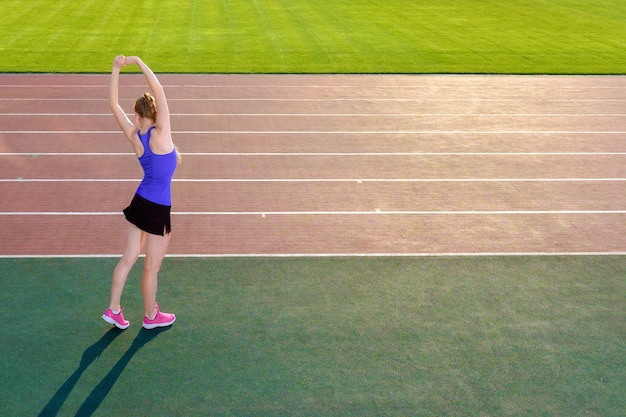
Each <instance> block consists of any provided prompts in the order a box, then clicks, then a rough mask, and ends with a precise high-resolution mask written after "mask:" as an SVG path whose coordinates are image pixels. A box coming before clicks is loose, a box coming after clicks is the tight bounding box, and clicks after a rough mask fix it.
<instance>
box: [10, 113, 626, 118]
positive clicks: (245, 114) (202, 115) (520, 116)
mask: <svg viewBox="0 0 626 417" xmlns="http://www.w3.org/2000/svg"><path fill="white" fill-rule="evenodd" d="M5 116H6V117H15V116H22V117H35V116H36V117H39V116H43V117H65V116H67V117H111V114H110V113H0V117H5ZM129 116H130V115H129ZM170 116H174V117H175V116H183V117H190V116H198V117H221V116H226V117H354V118H356V117H457V118H459V117H475V118H477V117H483V118H487V117H498V118H501V117H519V118H523V117H578V118H581V117H626V114H625V113H170Z"/></svg>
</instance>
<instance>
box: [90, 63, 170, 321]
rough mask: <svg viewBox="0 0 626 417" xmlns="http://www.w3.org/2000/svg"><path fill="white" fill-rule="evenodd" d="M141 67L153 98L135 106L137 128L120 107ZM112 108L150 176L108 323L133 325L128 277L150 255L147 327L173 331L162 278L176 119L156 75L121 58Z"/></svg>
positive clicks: (129, 212)
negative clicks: (160, 296)
mask: <svg viewBox="0 0 626 417" xmlns="http://www.w3.org/2000/svg"><path fill="white" fill-rule="evenodd" d="M127 65H137V66H138V67H139V69H140V70H141V72H142V73H143V75H144V78H145V79H146V81H147V83H148V87H149V89H150V91H151V92H152V93H145V94H144V95H143V96H142V97H139V98H138V99H137V100H136V101H135V108H134V109H135V120H134V123H133V122H132V121H131V120H130V119H129V118H128V117H127V116H126V113H125V112H124V111H123V110H122V108H121V106H120V105H119V101H118V86H119V75H120V70H121V69H122V68H123V67H125V66H127ZM109 106H110V107H111V111H112V112H113V115H114V116H115V120H116V121H117V123H118V124H119V125H120V127H121V129H122V131H123V132H124V135H125V136H126V138H128V141H129V142H130V144H131V145H132V147H133V149H134V151H135V154H136V155H137V157H138V158H139V163H140V164H141V167H142V168H143V171H144V178H143V180H142V181H141V184H139V188H137V192H136V194H135V196H134V198H133V200H132V202H131V203H130V206H128V207H127V208H126V209H124V215H125V217H126V220H127V221H128V223H127V225H126V247H125V249H124V253H123V255H122V257H121V259H120V261H119V262H118V264H117V266H116V267H115V270H114V271H113V278H112V280H111V299H110V304H109V308H108V309H107V310H106V311H105V312H104V314H103V315H102V319H103V320H104V321H106V322H107V323H110V324H112V325H114V326H116V327H118V328H120V329H126V328H127V327H128V326H129V325H130V323H129V322H128V321H127V320H125V319H124V315H123V313H122V306H121V298H122V292H123V290H124V286H125V285H126V279H127V278H128V273H129V272H130V270H131V268H132V267H133V265H134V264H135V262H136V261H137V258H138V257H139V254H140V253H141V251H142V250H145V260H144V267H143V276H142V280H141V292H142V295H143V304H144V310H145V311H144V319H143V327H144V328H146V329H154V328H156V327H166V326H170V325H172V323H174V321H175V320H176V316H175V315H174V314H168V313H163V312H162V311H160V310H159V306H158V305H157V303H156V294H157V274H158V272H159V269H160V267H161V262H162V261H163V257H164V256H165V252H166V250H167V247H168V245H169V242H170V231H171V225H170V209H171V205H172V195H171V181H172V176H173V175H174V170H175V169H176V165H177V163H178V158H179V156H178V153H177V151H176V148H175V147H174V144H173V142H172V135H171V131H170V113H169V109H168V106H167V101H166V99H165V93H164V91H163V86H162V85H161V84H160V83H159V81H158V79H157V77H156V76H155V75H154V73H153V72H152V70H151V69H150V68H149V67H148V66H147V65H146V64H145V63H144V62H143V61H142V60H141V59H139V58H138V57H136V56H129V57H125V56H122V55H120V56H117V57H116V58H115V60H114V61H113V69H112V71H111V84H110V90H109Z"/></svg>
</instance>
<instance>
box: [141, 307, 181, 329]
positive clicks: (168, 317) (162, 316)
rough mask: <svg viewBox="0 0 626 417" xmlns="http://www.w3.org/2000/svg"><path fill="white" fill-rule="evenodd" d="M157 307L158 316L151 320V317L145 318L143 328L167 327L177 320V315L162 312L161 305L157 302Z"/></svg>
mask: <svg viewBox="0 0 626 417" xmlns="http://www.w3.org/2000/svg"><path fill="white" fill-rule="evenodd" d="M155 307H156V316H154V319H152V320H150V319H149V318H147V317H145V316H144V318H143V328H144V329H154V328H156V327H167V326H171V325H172V324H173V323H174V322H175V321H176V316H175V315H174V314H170V313H161V310H159V305H158V304H155Z"/></svg>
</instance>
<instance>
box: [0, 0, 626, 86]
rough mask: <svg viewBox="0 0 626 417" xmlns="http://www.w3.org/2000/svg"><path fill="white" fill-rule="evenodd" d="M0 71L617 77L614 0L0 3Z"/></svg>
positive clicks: (622, 6)
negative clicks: (122, 59) (142, 67)
mask: <svg viewBox="0 0 626 417" xmlns="http://www.w3.org/2000/svg"><path fill="white" fill-rule="evenodd" d="M0 13H2V16H3V19H2V21H1V22H0V29H1V30H0V53H1V55H2V58H3V59H2V60H0V72H108V71H109V68H110V66H111V60H112V57H113V56H115V55H117V54H120V53H123V54H126V55H130V54H136V55H140V56H142V57H143V58H144V59H145V60H146V62H148V63H150V64H151V66H152V67H153V68H154V69H155V71H157V72H211V73H241V72H259V73H532V74H537V73H576V74H587V73H594V74H624V73H626V54H625V53H624V51H625V50H626V40H625V39H626V25H625V24H624V19H623V17H624V15H626V3H624V2H622V1H619V0H599V1H592V0H582V1H577V2H573V1H571V0H555V1H543V0H532V1H521V0H517V1H510V2H499V1H495V0H491V1H481V2H459V1H453V0H443V1H442V0H424V1H420V2H414V1H408V0H407V1H403V0H390V1H386V2H378V1H369V0H354V1H350V2H346V1H342V0H324V1H322V0H258V1H254V2H250V1H245V0H228V1H226V0H208V1H207V0H203V1H200V0H195V1H181V0H178V1H177V0H174V1H169V2H145V1H140V2H132V3H128V2H123V1H119V0H109V1H87V2H56V1H52V0H35V1H29V2H28V3H27V4H24V3H23V2H21V1H18V0H6V1H4V2H3V3H2V5H0Z"/></svg>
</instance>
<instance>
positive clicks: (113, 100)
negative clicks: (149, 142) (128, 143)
mask: <svg viewBox="0 0 626 417" xmlns="http://www.w3.org/2000/svg"><path fill="white" fill-rule="evenodd" d="M124 59H125V58H124V56H122V55H120V56H117V57H115V60H114V61H113V68H112V70H111V82H110V85H109V107H110V108H111V111H112V112H113V116H115V120H116V121H117V124H118V125H119V126H120V128H121V129H122V131H123V132H124V134H125V135H126V137H127V138H128V139H130V138H131V136H132V134H133V133H134V131H135V125H134V124H133V122H131V121H130V119H129V118H128V116H127V115H126V113H125V112H124V110H123V109H122V107H121V106H120V103H119V92H118V90H119V79H120V70H121V69H122V67H123V66H124Z"/></svg>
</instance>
